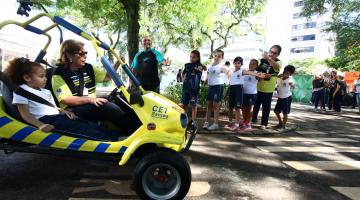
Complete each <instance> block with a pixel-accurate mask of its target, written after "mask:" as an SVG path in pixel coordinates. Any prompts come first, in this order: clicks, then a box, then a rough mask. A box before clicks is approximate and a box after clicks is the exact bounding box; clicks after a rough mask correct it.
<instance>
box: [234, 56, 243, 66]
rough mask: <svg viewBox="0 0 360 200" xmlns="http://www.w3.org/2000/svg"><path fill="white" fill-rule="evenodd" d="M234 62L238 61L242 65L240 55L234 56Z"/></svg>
mask: <svg viewBox="0 0 360 200" xmlns="http://www.w3.org/2000/svg"><path fill="white" fill-rule="evenodd" d="M236 62H240V63H241V65H242V64H243V58H242V57H240V56H238V57H236V58H235V59H234V63H236Z"/></svg>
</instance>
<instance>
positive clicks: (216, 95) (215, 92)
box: [206, 85, 224, 102]
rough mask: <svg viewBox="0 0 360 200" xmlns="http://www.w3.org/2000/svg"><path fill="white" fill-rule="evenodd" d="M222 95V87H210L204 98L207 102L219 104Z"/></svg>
mask: <svg viewBox="0 0 360 200" xmlns="http://www.w3.org/2000/svg"><path fill="white" fill-rule="evenodd" d="M223 93H224V85H211V86H209V90H208V93H207V96H206V100H208V101H216V102H220V101H221V99H222V97H223Z"/></svg>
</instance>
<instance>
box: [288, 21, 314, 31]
mask: <svg viewBox="0 0 360 200" xmlns="http://www.w3.org/2000/svg"><path fill="white" fill-rule="evenodd" d="M308 28H316V22H308V23H304V24H296V25H293V26H292V30H301V29H308Z"/></svg>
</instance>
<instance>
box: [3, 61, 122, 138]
mask: <svg viewBox="0 0 360 200" xmlns="http://www.w3.org/2000/svg"><path fill="white" fill-rule="evenodd" d="M5 74H6V75H7V76H8V77H9V78H10V79H11V80H12V82H13V83H14V84H16V85H18V86H19V87H20V88H21V89H23V90H25V91H27V92H30V93H32V94H33V95H36V96H38V97H40V98H42V99H43V100H45V101H47V102H48V103H49V104H47V105H46V104H43V103H40V102H39V101H36V100H35V99H32V98H30V99H29V98H28V97H24V96H22V95H21V94H20V93H19V94H18V92H17V91H16V90H15V92H14V97H13V104H16V105H17V108H18V110H19V113H20V116H21V117H22V119H23V120H24V121H25V122H27V123H28V124H30V125H33V126H35V127H37V128H39V129H40V130H41V131H44V132H49V131H52V130H58V131H61V132H67V134H69V135H72V136H74V137H76V136H82V137H85V138H88V139H94V140H117V138H118V137H119V135H118V134H117V133H115V132H113V131H111V130H108V129H105V128H103V127H99V126H98V125H97V124H95V123H93V122H90V121H86V120H82V119H78V118H77V117H76V116H75V114H74V113H72V112H69V111H65V110H61V109H60V108H58V107H56V104H55V101H54V98H53V96H52V94H51V92H50V91H49V90H47V89H44V88H43V87H45V84H46V76H45V69H44V67H43V66H41V65H40V64H39V63H36V62H31V61H29V59H27V58H16V59H14V60H12V61H10V62H9V66H8V67H7V68H6V70H5ZM50 104H51V105H53V106H50ZM94 114H96V113H94Z"/></svg>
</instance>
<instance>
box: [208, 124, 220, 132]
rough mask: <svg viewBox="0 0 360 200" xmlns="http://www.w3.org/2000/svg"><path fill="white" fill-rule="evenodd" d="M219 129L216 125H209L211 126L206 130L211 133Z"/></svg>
mask: <svg viewBox="0 0 360 200" xmlns="http://www.w3.org/2000/svg"><path fill="white" fill-rule="evenodd" d="M218 128H219V125H218V124H211V126H209V128H208V130H210V131H213V130H216V129H218Z"/></svg>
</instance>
